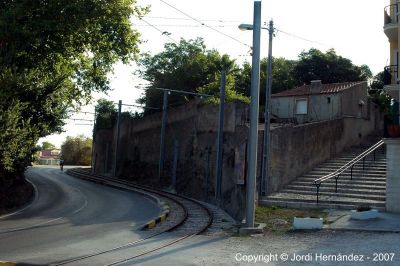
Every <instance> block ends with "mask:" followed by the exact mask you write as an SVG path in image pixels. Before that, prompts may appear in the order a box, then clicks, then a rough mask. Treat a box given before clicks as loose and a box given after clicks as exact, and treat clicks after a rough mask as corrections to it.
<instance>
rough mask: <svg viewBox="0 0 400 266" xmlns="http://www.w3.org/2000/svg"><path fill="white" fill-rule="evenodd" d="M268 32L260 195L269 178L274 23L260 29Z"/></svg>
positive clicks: (250, 27) (242, 27)
mask: <svg viewBox="0 0 400 266" xmlns="http://www.w3.org/2000/svg"><path fill="white" fill-rule="evenodd" d="M239 29H240V30H253V25H252V24H240V25H239ZM261 29H265V30H268V31H269V44H268V64H267V82H266V88H265V113H264V118H265V119H264V139H263V146H262V161H261V163H262V164H261V180H260V192H261V193H260V194H261V195H265V194H266V185H267V180H268V176H269V151H270V138H271V137H270V116H271V88H272V39H273V37H274V22H273V21H272V20H271V21H270V22H269V27H268V28H265V27H261Z"/></svg>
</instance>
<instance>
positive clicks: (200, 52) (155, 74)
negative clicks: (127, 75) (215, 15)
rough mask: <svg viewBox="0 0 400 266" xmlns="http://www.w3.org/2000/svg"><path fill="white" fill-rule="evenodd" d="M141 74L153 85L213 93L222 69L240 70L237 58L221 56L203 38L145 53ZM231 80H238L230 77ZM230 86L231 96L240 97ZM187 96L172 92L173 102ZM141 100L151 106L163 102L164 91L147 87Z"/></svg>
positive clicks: (229, 92) (182, 100)
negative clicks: (236, 62)
mask: <svg viewBox="0 0 400 266" xmlns="http://www.w3.org/2000/svg"><path fill="white" fill-rule="evenodd" d="M140 67H141V71H139V74H140V75H141V76H142V78H144V79H145V80H147V81H149V82H150V86H151V87H152V88H169V89H178V90H183V91H188V92H198V91H201V92H203V93H211V94H214V93H216V92H217V91H219V82H220V81H219V80H220V73H221V70H222V69H225V70H227V72H228V76H229V75H233V73H234V72H235V71H237V70H238V66H237V65H236V64H235V62H234V60H231V59H230V58H229V56H228V55H223V56H221V55H220V54H219V53H218V52H217V51H216V50H208V49H207V48H206V46H205V44H204V41H203V39H201V38H197V39H195V40H189V41H187V40H184V39H181V41H180V42H179V43H177V44H176V43H167V44H166V45H165V46H164V51H163V52H161V53H159V54H156V55H150V54H145V55H144V56H143V57H142V59H141V60H140ZM228 80H230V81H233V82H234V81H235V80H234V79H232V78H230V77H228ZM229 85H231V87H228V88H227V91H228V93H227V95H228V100H229V99H240V98H241V96H240V95H237V93H236V91H235V90H233V89H232V88H233V87H234V86H233V85H232V84H229ZM186 100H187V98H186V97H182V96H177V95H171V96H170V98H169V103H170V104H173V105H174V104H182V103H184V102H185V101H186ZM139 103H142V104H145V105H146V106H148V107H160V106H162V91H158V90H151V89H149V90H147V91H146V93H145V95H144V96H143V97H142V98H141V99H140V100H139Z"/></svg>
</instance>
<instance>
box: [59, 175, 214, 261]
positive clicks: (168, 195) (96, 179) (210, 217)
mask: <svg viewBox="0 0 400 266" xmlns="http://www.w3.org/2000/svg"><path fill="white" fill-rule="evenodd" d="M67 173H68V174H70V175H71V176H75V177H78V178H83V179H86V180H89V181H94V182H99V183H105V182H104V181H108V182H111V183H113V182H114V183H117V184H122V185H126V186H128V187H131V188H135V189H138V190H143V191H147V192H150V193H153V194H157V195H160V196H162V197H165V198H168V199H169V200H171V201H173V202H174V203H176V204H177V205H178V206H180V207H181V208H182V210H183V212H184V215H183V217H182V219H180V220H179V221H178V223H175V224H174V225H172V226H170V227H168V228H166V229H165V230H163V231H161V232H157V233H155V234H152V235H149V236H148V237H145V238H142V239H139V240H136V241H133V242H130V243H127V244H124V245H121V246H118V247H114V248H111V249H107V250H103V251H100V252H96V253H92V254H88V255H84V256H80V257H77V258H73V259H69V260H65V261H62V262H59V263H55V265H65V264H69V263H72V262H77V261H82V260H85V259H88V258H92V257H95V256H99V255H103V254H106V253H110V252H114V251H117V250H120V249H123V248H126V247H131V246H134V245H136V244H138V243H140V242H143V241H145V240H148V239H150V238H153V237H156V236H159V235H161V234H164V233H166V232H171V231H173V230H175V229H178V228H179V227H181V226H182V225H183V224H184V223H185V222H186V221H187V219H188V217H189V213H188V210H187V208H186V207H185V206H184V204H183V203H182V202H180V201H179V200H177V199H176V198H178V199H179V198H181V199H184V200H187V201H190V202H192V203H195V204H196V205H198V206H200V207H201V208H202V209H203V210H205V211H206V213H207V214H208V221H207V223H206V225H205V226H203V227H201V228H200V229H199V230H196V232H194V233H192V234H188V235H185V236H183V237H181V238H178V239H175V240H173V241H171V242H169V243H167V244H164V245H161V246H158V247H156V248H153V249H151V250H149V251H146V252H143V253H140V254H138V255H135V256H132V257H130V258H125V259H124V260H121V261H116V262H113V263H111V264H108V265H116V264H119V263H122V262H126V261H129V260H132V259H135V258H138V257H141V256H144V255H146V254H149V253H151V252H154V251H157V250H160V249H162V248H165V247H168V246H170V245H172V244H174V243H177V242H179V241H182V240H184V239H187V238H189V237H192V236H194V235H197V234H201V233H203V232H204V231H205V230H207V228H208V227H210V226H211V224H212V222H213V214H212V212H211V211H210V210H209V209H208V208H206V207H205V206H204V205H202V204H200V203H198V202H197V201H195V200H193V199H191V198H188V197H185V196H181V195H179V196H178V195H175V194H173V193H169V192H165V191H160V190H155V189H153V188H149V187H143V186H138V185H135V184H133V183H131V182H129V181H124V180H116V179H113V178H109V177H106V176H102V175H92V174H90V172H89V171H88V170H83V169H69V170H68V171H67ZM111 185H112V184H111ZM116 187H117V186H116Z"/></svg>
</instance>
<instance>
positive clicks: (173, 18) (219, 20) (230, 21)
mask: <svg viewBox="0 0 400 266" xmlns="http://www.w3.org/2000/svg"><path fill="white" fill-rule="evenodd" d="M146 18H150V19H165V20H192V19H191V18H177V17H161V16H146ZM202 21H209V22H221V23H240V21H239V20H222V19H202Z"/></svg>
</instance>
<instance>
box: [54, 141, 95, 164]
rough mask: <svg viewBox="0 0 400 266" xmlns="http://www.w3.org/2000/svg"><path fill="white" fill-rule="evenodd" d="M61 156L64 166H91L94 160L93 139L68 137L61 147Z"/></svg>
mask: <svg viewBox="0 0 400 266" xmlns="http://www.w3.org/2000/svg"><path fill="white" fill-rule="evenodd" d="M61 156H62V158H63V159H64V164H69V165H90V161H91V158H92V139H90V138H87V137H85V136H82V135H81V136H77V137H70V136H68V137H67V139H66V140H65V141H64V143H63V144H62V145H61Z"/></svg>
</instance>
